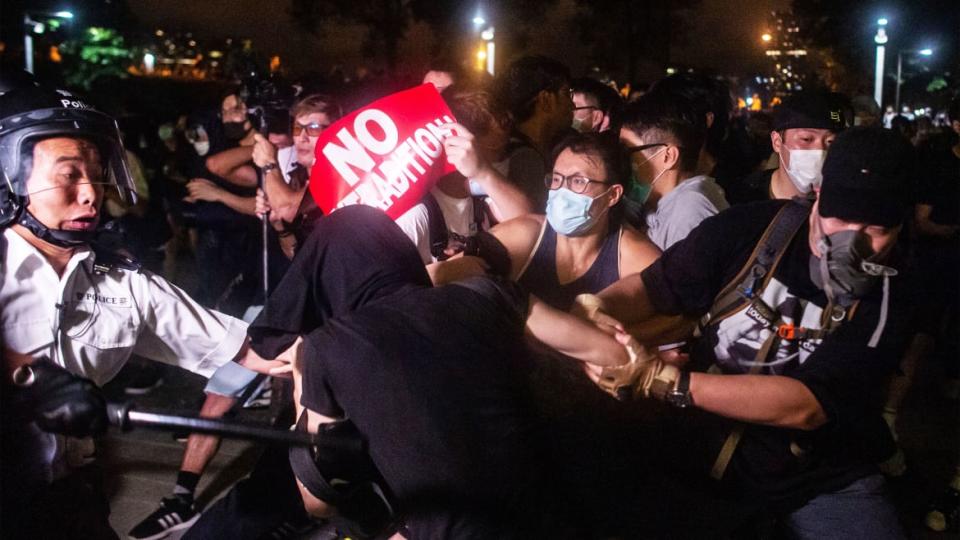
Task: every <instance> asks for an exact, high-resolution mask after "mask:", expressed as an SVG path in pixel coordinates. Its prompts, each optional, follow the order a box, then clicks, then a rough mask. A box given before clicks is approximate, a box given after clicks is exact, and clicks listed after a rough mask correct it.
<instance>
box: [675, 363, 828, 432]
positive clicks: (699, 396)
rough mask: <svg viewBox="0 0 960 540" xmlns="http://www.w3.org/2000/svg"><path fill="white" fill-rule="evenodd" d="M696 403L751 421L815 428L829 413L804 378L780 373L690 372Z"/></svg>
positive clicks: (808, 428)
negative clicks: (720, 373)
mask: <svg viewBox="0 0 960 540" xmlns="http://www.w3.org/2000/svg"><path fill="white" fill-rule="evenodd" d="M690 395H691V396H693V403H694V405H695V406H696V407H698V408H700V409H703V410H705V411H708V412H711V413H714V414H717V415H720V416H724V417H726V418H731V419H733V420H739V421H741V422H749V423H751V424H763V425H767V426H775V427H782V428H791V429H803V430H812V429H816V428H818V427H820V426H822V425H824V424H825V423H826V422H827V414H826V412H825V411H824V410H823V407H821V406H820V402H819V401H818V400H817V398H816V397H815V396H814V395H813V392H811V391H810V389H809V388H807V386H806V385H804V384H803V383H802V382H800V381H798V380H796V379H792V378H790V377H783V376H779V375H713V374H710V373H691V374H690Z"/></svg>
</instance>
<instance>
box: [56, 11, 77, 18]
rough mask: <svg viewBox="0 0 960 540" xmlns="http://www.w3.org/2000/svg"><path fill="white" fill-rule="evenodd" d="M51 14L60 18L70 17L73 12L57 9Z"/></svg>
mask: <svg viewBox="0 0 960 540" xmlns="http://www.w3.org/2000/svg"><path fill="white" fill-rule="evenodd" d="M53 16H54V17H60V18H61V19H72V18H73V13H70V12H69V11H58V12H56V13H54V14H53Z"/></svg>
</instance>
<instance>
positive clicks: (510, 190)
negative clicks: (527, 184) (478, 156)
mask: <svg viewBox="0 0 960 540" xmlns="http://www.w3.org/2000/svg"><path fill="white" fill-rule="evenodd" d="M468 178H470V179H471V180H473V181H475V182H477V183H478V184H480V187H482V188H483V191H484V192H485V193H486V194H487V195H489V196H490V199H492V200H493V203H494V204H495V205H496V214H497V216H496V217H497V219H498V220H500V221H505V220H508V219H513V218H515V217H518V216H522V215H525V214H529V213H531V212H533V201H531V200H530V197H528V196H527V194H526V193H524V192H523V191H522V190H521V189H520V188H519V187H517V186H516V185H515V184H513V183H512V182H510V181H509V180H507V179H506V178H505V177H504V176H503V175H502V174H500V173H499V172H497V170H496V169H494V168H493V166H491V165H490V164H489V163H484V164H483V166H481V167H480V168H479V169H478V170H477V173H476V174H474V175H473V176H468Z"/></svg>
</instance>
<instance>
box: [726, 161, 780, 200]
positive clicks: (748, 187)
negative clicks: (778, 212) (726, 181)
mask: <svg viewBox="0 0 960 540" xmlns="http://www.w3.org/2000/svg"><path fill="white" fill-rule="evenodd" d="M776 171H777V169H767V170H765V171H757V172H755V173H751V174H748V175H747V176H744V177H743V178H741V179H739V180H737V181H736V182H731V183H730V185H729V186H728V187H725V188H724V190H725V191H726V194H727V201H728V202H729V203H730V205H731V206H733V205H735V204H744V203H749V202H756V201H767V200H770V179H771V178H772V177H773V173H775V172H776Z"/></svg>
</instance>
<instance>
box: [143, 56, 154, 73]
mask: <svg viewBox="0 0 960 540" xmlns="http://www.w3.org/2000/svg"><path fill="white" fill-rule="evenodd" d="M156 62H157V57H156V56H154V55H153V54H151V53H146V54H144V55H143V69H144V70H145V71H146V72H147V73H153V68H154V67H155V66H156Z"/></svg>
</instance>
